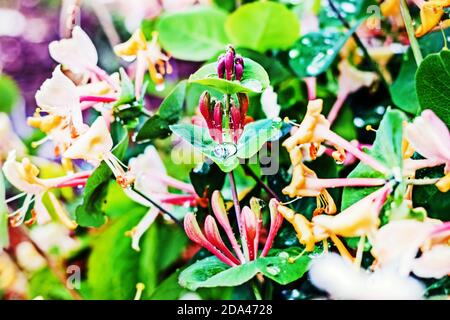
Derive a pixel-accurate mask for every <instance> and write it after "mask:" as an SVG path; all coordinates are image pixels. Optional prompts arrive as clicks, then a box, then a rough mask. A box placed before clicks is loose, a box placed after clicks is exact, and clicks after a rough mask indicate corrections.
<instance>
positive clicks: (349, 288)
mask: <svg viewBox="0 0 450 320" xmlns="http://www.w3.org/2000/svg"><path fill="white" fill-rule="evenodd" d="M308 274H309V278H310V280H311V282H312V283H313V284H314V285H315V286H316V287H318V288H319V289H321V290H324V291H326V292H328V293H329V295H330V296H331V298H333V299H353V300H354V299H369V300H378V299H383V300H400V299H402V300H404V299H408V300H418V299H422V297H423V293H424V289H425V288H424V286H423V285H422V284H421V283H420V282H419V281H418V280H415V279H414V278H411V277H407V276H402V275H400V274H398V273H396V272H395V271H393V270H389V269H387V270H377V271H375V272H369V271H366V270H362V269H357V268H355V266H354V265H353V264H352V263H350V262H349V261H347V260H345V259H343V258H342V257H340V256H339V255H337V254H335V253H328V254H323V255H321V256H318V257H317V258H315V259H314V260H313V263H312V264H311V267H310V269H309V273H308Z"/></svg>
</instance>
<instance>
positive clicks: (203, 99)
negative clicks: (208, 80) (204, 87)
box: [198, 91, 211, 123]
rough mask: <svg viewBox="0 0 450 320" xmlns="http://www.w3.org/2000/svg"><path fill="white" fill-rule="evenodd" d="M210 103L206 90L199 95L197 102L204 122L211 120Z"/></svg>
mask: <svg viewBox="0 0 450 320" xmlns="http://www.w3.org/2000/svg"><path fill="white" fill-rule="evenodd" d="M210 105H211V96H210V95H209V92H208V91H204V92H203V93H202V95H201V96H200V100H199V102H198V108H199V110H200V113H201V114H202V116H203V118H205V120H206V123H209V122H211V111H210Z"/></svg>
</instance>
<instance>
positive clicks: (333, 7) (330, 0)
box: [328, 0, 389, 88]
mask: <svg viewBox="0 0 450 320" xmlns="http://www.w3.org/2000/svg"><path fill="white" fill-rule="evenodd" d="M328 3H329V4H330V8H331V10H333V12H334V13H335V14H336V16H337V17H338V19H339V21H341V23H342V25H343V26H344V27H345V28H346V29H348V30H350V29H351V28H352V27H351V26H350V24H349V23H348V21H347V20H345V18H344V17H343V16H342V15H341V13H340V12H339V10H338V8H337V7H336V5H335V4H334V3H333V0H328ZM352 38H353V40H355V42H356V44H357V45H358V47H359V48H360V49H361V51H362V52H363V55H364V57H365V58H366V59H367V60H368V61H369V63H370V65H371V67H372V69H373V70H374V71H375V72H376V73H378V75H379V76H380V79H381V81H382V82H383V84H384V85H385V86H386V88H389V85H388V83H387V81H386V78H385V77H384V75H383V72H382V71H381V70H380V68H379V66H378V64H377V63H376V62H375V61H374V60H373V59H372V57H371V56H370V54H369V51H367V48H366V46H365V45H364V43H363V42H362V40H361V38H360V37H359V36H358V34H357V33H356V32H353V33H352Z"/></svg>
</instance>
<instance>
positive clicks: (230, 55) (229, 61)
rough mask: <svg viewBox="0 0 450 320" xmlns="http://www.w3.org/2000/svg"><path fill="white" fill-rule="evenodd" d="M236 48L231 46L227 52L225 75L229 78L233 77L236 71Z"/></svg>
mask: <svg viewBox="0 0 450 320" xmlns="http://www.w3.org/2000/svg"><path fill="white" fill-rule="evenodd" d="M234 58H235V53H234V48H233V47H231V46H229V47H228V49H227V53H226V54H225V75H226V79H227V80H232V79H233V73H234Z"/></svg>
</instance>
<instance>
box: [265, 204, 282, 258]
mask: <svg viewBox="0 0 450 320" xmlns="http://www.w3.org/2000/svg"><path fill="white" fill-rule="evenodd" d="M278 205H279V202H278V201H277V200H276V199H274V198H272V199H271V200H270V202H269V210H270V229H269V235H268V236H267V240H266V244H265V245H264V248H263V250H262V252H261V257H265V256H266V255H267V253H269V250H270V248H271V247H272V243H273V240H274V239H275V236H276V235H277V233H278V230H279V229H280V227H281V224H282V223H283V216H282V215H281V214H280V213H279V212H278Z"/></svg>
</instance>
